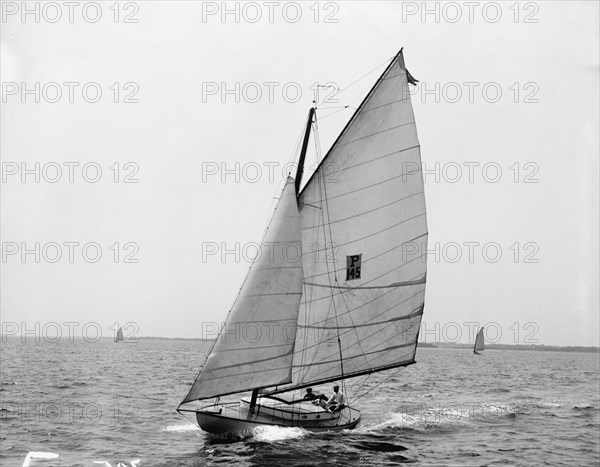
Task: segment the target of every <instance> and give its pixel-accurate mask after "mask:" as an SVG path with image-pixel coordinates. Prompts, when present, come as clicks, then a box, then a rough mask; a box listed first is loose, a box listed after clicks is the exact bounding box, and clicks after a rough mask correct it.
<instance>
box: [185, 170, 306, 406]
mask: <svg viewBox="0 0 600 467" xmlns="http://www.w3.org/2000/svg"><path fill="white" fill-rule="evenodd" d="M301 253H302V245H301V233H300V218H299V214H298V206H297V201H296V192H295V187H294V180H293V179H292V178H291V177H290V178H288V180H287V182H286V185H285V187H284V189H283V193H282V195H281V198H280V200H279V203H278V205H277V208H276V210H275V212H274V214H273V217H272V219H271V223H270V225H269V227H268V230H267V233H266V235H265V237H264V239H263V242H262V246H261V253H260V258H258V259H257V260H256V261H255V263H254V264H253V265H252V267H251V269H250V272H249V273H248V277H247V278H246V281H245V282H244V284H243V285H242V288H241V291H240V294H239V296H238V298H237V300H236V302H235V304H234V305H233V308H232V310H231V312H230V314H229V316H228V317H227V320H226V322H225V325H224V329H223V330H222V331H221V333H220V335H219V337H218V338H217V341H216V343H215V345H214V347H213V349H212V351H211V353H210V355H209V356H208V358H207V360H206V363H205V364H204V366H203V367H202V370H201V371H200V373H199V375H198V377H197V378H196V381H195V382H194V384H193V385H192V387H191V389H190V391H189V393H188V395H187V396H186V397H185V399H184V400H183V401H182V403H185V402H189V401H192V400H197V399H207V398H210V397H215V396H220V395H225V394H232V393H237V392H242V391H247V390H252V389H255V388H258V387H265V386H274V385H278V384H283V383H288V382H290V381H291V365H292V357H293V349H294V331H295V325H296V322H297V320H298V308H299V305H300V299H301V295H302V261H301ZM288 330H289V332H287V331H288Z"/></svg>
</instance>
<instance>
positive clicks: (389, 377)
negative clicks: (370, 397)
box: [354, 374, 395, 401]
mask: <svg viewBox="0 0 600 467" xmlns="http://www.w3.org/2000/svg"><path fill="white" fill-rule="evenodd" d="M394 376H395V374H391V375H389V376H388V377H387V378H385V379H384V380H383V381H380V382H379V383H377V384H376V385H375V386H373V387H372V388H370V389H369V390H368V391H367V392H365V393H363V394H359V395H357V396H356V397H355V398H354V400H355V401H357V400H359V399H362V398H363V397H365V396H366V395H367V394H369V393H370V392H371V391H373V390H374V389H376V388H378V387H379V386H381V385H382V384H383V383H387V382H388V381H389V380H390V379H392V378H393V377H394Z"/></svg>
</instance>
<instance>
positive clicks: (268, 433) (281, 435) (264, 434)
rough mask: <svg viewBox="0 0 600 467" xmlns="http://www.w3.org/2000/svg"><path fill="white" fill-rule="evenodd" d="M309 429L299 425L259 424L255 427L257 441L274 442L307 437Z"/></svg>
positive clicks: (254, 433)
mask: <svg viewBox="0 0 600 467" xmlns="http://www.w3.org/2000/svg"><path fill="white" fill-rule="evenodd" d="M307 434H308V431H306V430H304V429H302V428H298V427H280V426H259V427H258V428H255V429H254V432H253V435H254V436H253V437H254V440H255V441H262V442H265V443H272V442H276V441H283V440H286V439H300V438H303V437H305V436H306V435H307Z"/></svg>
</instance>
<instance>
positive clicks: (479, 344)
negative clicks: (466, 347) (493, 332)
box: [473, 328, 485, 352]
mask: <svg viewBox="0 0 600 467" xmlns="http://www.w3.org/2000/svg"><path fill="white" fill-rule="evenodd" d="M479 350H485V344H484V339H483V328H481V329H480V330H479V332H478V333H477V337H476V338H475V346H474V347H473V352H477V351H479Z"/></svg>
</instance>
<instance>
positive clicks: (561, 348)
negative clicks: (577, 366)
mask: <svg viewBox="0 0 600 467" xmlns="http://www.w3.org/2000/svg"><path fill="white" fill-rule="evenodd" d="M418 347H421V348H428V349H460V350H463V349H465V350H472V349H473V344H455V343H448V342H432V343H429V342H419V345H418ZM485 350H529V351H542V352H592V353H594V352H596V353H597V352H600V348H599V347H591V346H579V345H544V344H527V345H525V344H486V345H485Z"/></svg>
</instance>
